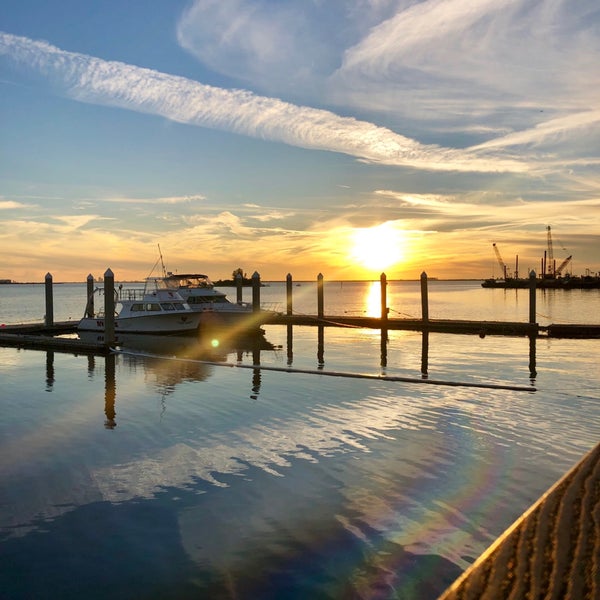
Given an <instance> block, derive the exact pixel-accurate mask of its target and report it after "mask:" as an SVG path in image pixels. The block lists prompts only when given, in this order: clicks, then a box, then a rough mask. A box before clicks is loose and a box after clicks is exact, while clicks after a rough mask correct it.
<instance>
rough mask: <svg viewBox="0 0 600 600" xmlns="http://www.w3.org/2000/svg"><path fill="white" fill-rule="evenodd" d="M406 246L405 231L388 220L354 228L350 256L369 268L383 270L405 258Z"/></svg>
mask: <svg viewBox="0 0 600 600" xmlns="http://www.w3.org/2000/svg"><path fill="white" fill-rule="evenodd" d="M404 246H405V237H404V234H403V232H402V231H401V230H400V229H397V228H396V227H394V225H393V223H391V222H389V221H388V222H386V223H382V224H381V225H377V226H375V227H368V228H363V229H356V230H354V232H353V233H352V237H351V248H350V258H351V259H352V260H353V261H354V262H356V263H358V264H359V265H361V266H362V267H365V268H367V269H372V270H381V269H385V268H387V267H389V266H391V265H393V264H396V263H398V262H400V261H402V260H403V259H404V251H405V248H404Z"/></svg>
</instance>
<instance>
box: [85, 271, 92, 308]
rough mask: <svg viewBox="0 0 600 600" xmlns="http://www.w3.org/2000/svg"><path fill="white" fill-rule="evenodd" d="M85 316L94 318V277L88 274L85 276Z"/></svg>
mask: <svg viewBox="0 0 600 600" xmlns="http://www.w3.org/2000/svg"><path fill="white" fill-rule="evenodd" d="M85 316H86V317H89V318H90V319H93V318H94V277H93V276H92V274H91V273H90V274H89V275H88V276H87V302H86V305H85Z"/></svg>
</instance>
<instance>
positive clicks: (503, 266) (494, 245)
mask: <svg viewBox="0 0 600 600" xmlns="http://www.w3.org/2000/svg"><path fill="white" fill-rule="evenodd" d="M492 246H493V247H494V252H495V253H496V258H497V259H498V264H499V265H500V268H501V269H502V273H503V275H504V279H508V270H507V268H506V265H505V264H504V261H503V260H502V257H501V256H500V250H498V246H496V242H494V243H493V244H492Z"/></svg>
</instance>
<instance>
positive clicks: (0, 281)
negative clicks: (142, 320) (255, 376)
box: [0, 277, 486, 287]
mask: <svg viewBox="0 0 600 600" xmlns="http://www.w3.org/2000/svg"><path fill="white" fill-rule="evenodd" d="M485 279H486V278H485V277H474V278H473V277H467V278H463V277H458V278H453V279H442V278H440V277H428V278H427V281H484V280H485ZM316 281H317V280H316V279H294V280H293V282H294V283H315V282H316ZM324 281H325V283H375V282H378V281H379V279H325V280H324ZM398 281H401V282H419V281H420V279H388V280H387V282H388V283H391V282H398ZM118 282H119V283H140V284H141V283H144V282H143V281H139V280H135V279H132V280H124V279H123V280H121V279H120V280H118ZM260 282H261V283H286V280H285V279H261V280H260ZM52 283H53V284H54V285H65V284H79V283H81V284H83V283H86V282H85V281H53V282H52ZM94 283H103V282H102V281H95V282H94ZM213 283H214V285H215V286H217V287H236V286H237V283H236V282H234V281H231V280H218V281H214V282H213ZM45 284H46V283H45V282H44V281H12V280H8V279H0V285H45ZM251 285H252V282H250V283H248V282H245V281H244V282H243V284H242V286H243V287H250V286H251Z"/></svg>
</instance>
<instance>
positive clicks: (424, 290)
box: [421, 271, 429, 325]
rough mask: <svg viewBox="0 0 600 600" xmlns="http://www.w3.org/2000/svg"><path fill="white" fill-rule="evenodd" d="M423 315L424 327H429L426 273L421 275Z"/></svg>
mask: <svg viewBox="0 0 600 600" xmlns="http://www.w3.org/2000/svg"><path fill="white" fill-rule="evenodd" d="M421 315H422V318H423V325H427V324H428V323H429V291H428V288H427V273H425V271H423V272H422V273H421Z"/></svg>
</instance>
